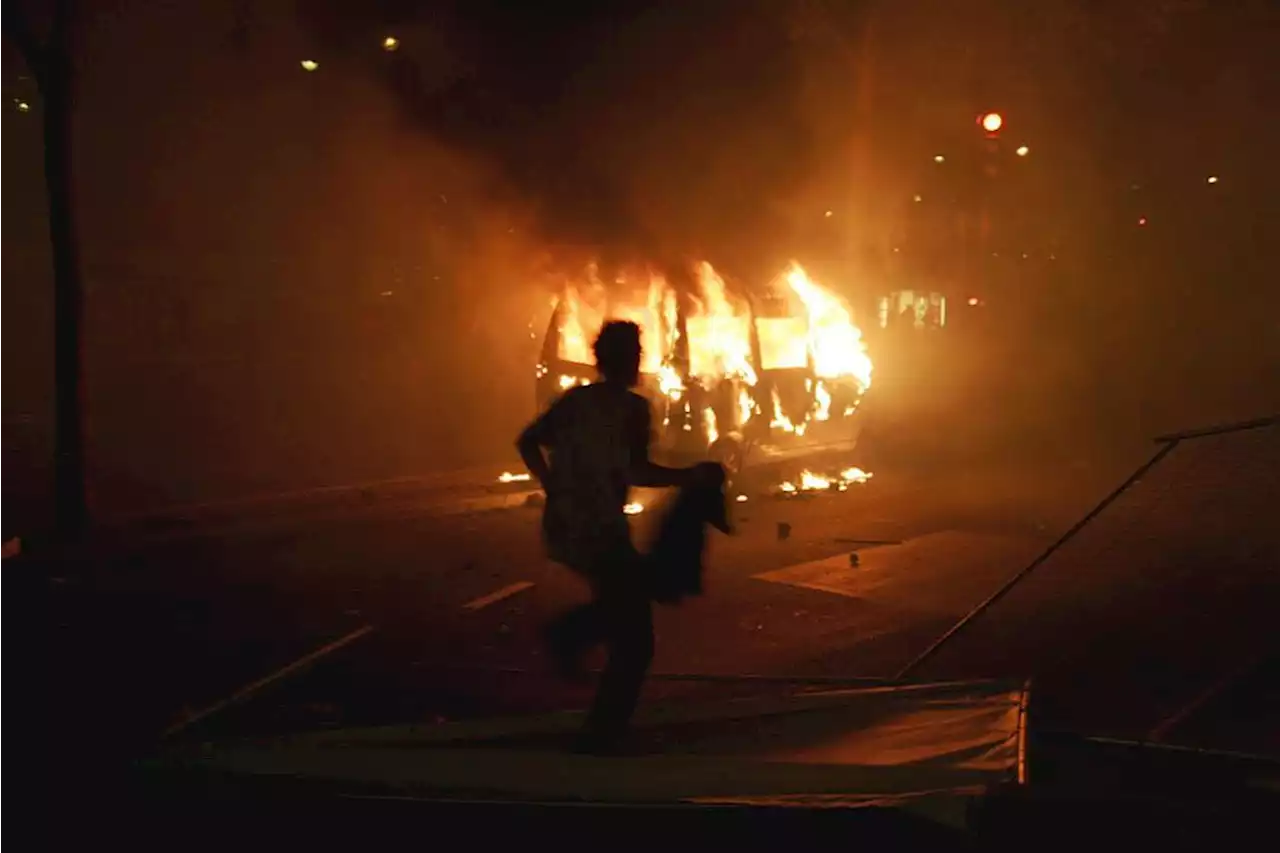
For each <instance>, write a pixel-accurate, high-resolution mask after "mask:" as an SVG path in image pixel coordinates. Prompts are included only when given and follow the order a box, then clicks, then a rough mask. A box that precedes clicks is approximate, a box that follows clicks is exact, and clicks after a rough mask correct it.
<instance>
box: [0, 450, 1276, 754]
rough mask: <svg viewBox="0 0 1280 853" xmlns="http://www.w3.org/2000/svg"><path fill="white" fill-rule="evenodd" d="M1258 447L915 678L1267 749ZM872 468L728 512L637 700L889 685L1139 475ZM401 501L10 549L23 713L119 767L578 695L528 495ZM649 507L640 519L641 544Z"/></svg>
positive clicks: (1215, 467) (1198, 457)
mask: <svg viewBox="0 0 1280 853" xmlns="http://www.w3.org/2000/svg"><path fill="white" fill-rule="evenodd" d="M1271 432H1272V433H1274V430H1273V431H1271ZM1271 439H1274V435H1272V436H1271ZM1253 442H1254V443H1253V444H1248V445H1247V446H1245V447H1244V450H1241V449H1240V448H1239V447H1236V448H1235V449H1234V450H1233V449H1231V448H1230V447H1228V448H1227V449H1226V451H1223V449H1222V447H1218V448H1216V449H1215V448H1207V449H1206V448H1205V447H1204V446H1200V447H1199V448H1197V449H1196V451H1195V452H1184V450H1183V449H1179V450H1178V451H1176V452H1175V454H1174V455H1173V456H1171V457H1170V459H1169V460H1167V461H1166V462H1165V463H1163V464H1162V466H1161V467H1159V468H1157V469H1156V471H1155V472H1153V474H1152V475H1151V476H1149V477H1148V478H1145V479H1144V481H1143V482H1142V483H1140V484H1138V486H1137V487H1136V488H1135V489H1134V490H1133V491H1132V492H1130V493H1126V497H1124V498H1122V499H1121V500H1120V501H1118V502H1117V503H1116V505H1115V506H1114V507H1113V508H1112V509H1111V510H1109V511H1108V512H1107V513H1104V515H1103V516H1102V517H1100V519H1099V521H1098V522H1097V523H1096V524H1095V525H1091V526H1090V527H1089V528H1086V531H1085V532H1084V533H1082V534H1081V536H1080V537H1077V538H1076V539H1073V540H1072V542H1071V543H1069V544H1068V546H1066V547H1064V548H1063V549H1062V550H1061V551H1059V552H1057V553H1055V555H1054V556H1053V557H1051V558H1050V559H1049V560H1048V561H1046V562H1045V563H1044V565H1042V566H1040V567H1039V568H1037V569H1036V570H1035V571H1034V572H1032V574H1031V575H1030V577H1029V579H1028V580H1027V581H1026V582H1024V583H1022V584H1020V585H1019V586H1018V587H1017V588H1015V591H1014V593H1012V594H1010V596H1009V597H1007V598H1006V599H1004V600H1002V601H1001V602H1000V603H998V604H997V605H996V606H995V607H993V608H992V609H991V611H990V613H989V614H987V615H984V616H982V617H980V618H979V619H977V620H975V621H974V623H973V625H972V627H971V628H970V629H969V630H966V631H965V632H963V633H962V634H961V635H960V636H958V637H957V638H956V639H955V640H953V641H952V642H950V643H948V644H947V646H945V647H944V649H943V650H942V652H940V653H939V654H938V655H937V656H936V657H934V658H931V659H930V660H929V661H926V662H925V663H924V665H922V666H921V667H920V668H919V669H918V670H916V671H914V672H913V673H912V675H913V676H917V677H921V678H935V677H937V678H945V677H952V676H956V675H975V674H977V675H1019V676H1027V677H1031V678H1033V683H1034V685H1035V686H1034V688H1033V696H1034V697H1035V698H1034V700H1033V701H1034V702H1035V703H1036V704H1035V709H1034V711H1035V713H1036V714H1037V718H1036V720H1037V723H1038V724H1039V725H1041V726H1044V727H1048V728H1064V729H1066V728H1080V727H1085V728H1087V729H1088V730H1089V731H1091V732H1093V733H1098V734H1108V735H1114V736H1119V737H1133V738H1145V737H1149V736H1152V735H1153V732H1154V733H1155V736H1156V737H1158V738H1161V739H1164V740H1166V741H1168V742H1173V743H1194V744H1196V745H1200V746H1212V747H1219V748H1230V749H1242V750H1261V751H1274V752H1276V753H1278V754H1280V743H1277V742H1276V735H1275V732H1273V731H1271V727H1270V726H1269V725H1268V724H1267V723H1266V721H1267V720H1269V719H1275V718H1277V716H1278V715H1280V703H1278V701H1277V698H1278V697H1277V696H1276V693H1275V683H1276V678H1275V671H1274V670H1275V664H1274V661H1275V656H1274V652H1275V651H1276V649H1275V643H1276V639H1275V634H1274V632H1273V631H1269V630H1267V629H1268V628H1269V627H1270V623H1271V621H1272V620H1273V619H1274V613H1277V612H1280V606H1277V605H1280V582H1278V581H1277V578H1276V574H1277V573H1276V567H1277V566H1280V547H1278V544H1280V543H1278V539H1277V536H1276V533H1275V531H1274V530H1271V529H1270V528H1269V526H1268V523H1267V522H1265V520H1264V519H1265V513H1264V512H1263V511H1262V507H1264V506H1266V505H1267V500H1268V495H1272V494H1273V493H1274V491H1275V488H1276V484H1275V483H1274V482H1272V479H1274V478H1271V479H1269V478H1268V477H1267V476H1266V473H1265V472H1266V471H1268V470H1270V471H1275V470H1280V467H1273V468H1269V469H1268V468H1266V467H1265V466H1266V465H1269V464H1271V463H1273V462H1277V461H1280V460H1277V458H1276V447H1277V446H1280V443H1277V442H1275V441H1274V440H1272V441H1271V443H1270V444H1267V443H1266V442H1259V441H1258V440H1257V438H1256V437H1255V439H1254V440H1253ZM1238 444H1239V442H1236V445H1238ZM1225 446H1226V445H1225V443H1224V444H1223V447H1225ZM1206 453H1207V455H1206ZM1215 453H1216V454H1217V455H1216V456H1215V455H1214V454H1215ZM1224 453H1225V454H1226V456H1225V458H1226V461H1223V459H1224V456H1223V454H1224ZM1175 463H1176V464H1175ZM875 474H876V476H875V477H874V479H873V480H872V481H871V482H870V483H867V484H865V485H859V486H852V487H850V489H849V490H848V491H846V492H843V493H824V494H819V495H815V496H812V497H801V498H793V499H776V498H772V497H768V496H766V495H763V494H754V495H752V496H750V498H749V500H747V501H746V502H744V503H735V504H734V509H735V513H736V516H737V517H736V523H737V526H738V530H737V533H736V535H734V536H732V537H720V536H717V537H716V539H714V540H713V542H712V554H711V560H710V567H709V569H708V576H707V587H708V590H707V594H706V595H705V596H704V597H703V598H701V599H698V600H693V601H689V602H686V603H685V604H683V605H680V606H678V607H669V608H667V607H663V608H659V609H658V614H657V632H658V652H657V659H656V661H655V665H654V671H655V678H654V679H653V681H652V682H651V684H650V686H649V689H648V692H647V694H646V699H647V701H654V702H660V701H679V700H681V699H687V698H692V697H695V696H697V697H708V696H719V695H732V694H733V693H735V692H738V691H742V690H746V689H750V690H753V691H758V690H759V689H760V685H759V680H765V681H766V682H767V681H768V679H771V678H811V679H842V678H851V679H856V678H876V677H892V676H894V675H895V674H897V673H899V672H900V671H901V670H902V669H903V668H904V667H905V666H906V665H907V664H909V663H910V662H911V661H912V660H913V659H914V658H915V657H916V656H917V655H918V654H919V653H920V652H921V651H923V650H924V649H925V648H927V647H928V646H929V644H930V643H931V642H932V641H933V640H934V639H935V638H936V637H938V636H940V635H941V634H942V633H943V632H944V631H946V630H947V629H948V628H949V627H950V626H951V625H953V624H954V623H955V622H956V621H957V620H958V619H960V618H961V617H962V616H964V615H965V614H966V613H967V612H969V611H970V610H971V609H972V608H973V607H975V606H976V605H977V604H979V603H980V602H981V601H983V600H984V599H985V598H986V597H987V596H988V595H990V594H991V593H992V592H993V591H995V590H996V589H997V588H999V587H1000V586H1001V584H1002V583H1003V582H1004V581H1005V580H1006V579H1008V578H1009V577H1011V576H1012V575H1014V574H1015V573H1016V572H1018V571H1019V570H1020V569H1022V568H1023V567H1025V566H1026V565H1028V564H1029V563H1030V562H1031V561H1032V560H1034V559H1035V558H1036V557H1037V556H1038V555H1040V554H1042V553H1043V552H1044V551H1045V549H1046V548H1047V547H1048V546H1050V545H1051V544H1052V543H1053V542H1054V540H1056V539H1057V538H1058V537H1059V536H1060V535H1061V534H1062V533H1063V531H1065V530H1066V529H1067V528H1068V527H1070V526H1071V524H1072V523H1073V522H1074V521H1075V520H1077V519H1078V518H1079V517H1080V516H1081V515H1083V514H1084V513H1085V512H1087V511H1088V510H1089V509H1090V508H1091V507H1092V505H1093V504H1095V503H1096V502H1097V501H1098V500H1099V499H1100V498H1101V497H1102V496H1103V495H1104V494H1105V493H1106V492H1107V491H1108V490H1109V489H1110V488H1112V487H1114V486H1115V485H1116V484H1118V483H1119V482H1120V481H1122V480H1123V479H1124V478H1125V476H1127V474H1128V470H1126V469H1125V468H1124V467H1123V466H1121V467H1117V468H1113V469H1109V470H1087V469H1083V468H1081V469H1076V470H1072V471H1070V472H1065V473H1064V472H1063V471H1062V470H1061V469H1058V468H1053V469H1046V470H1036V469H1035V468H1032V467H1019V468H1018V469H1016V470H1001V471H997V470H992V469H990V468H986V469H984V470H980V471H979V470H972V469H964V468H961V467H954V468H952V469H950V470H949V471H946V472H938V471H936V470H935V471H932V472H928V473H927V474H926V473H925V472H920V471H912V470H910V469H908V468H905V467H904V468H900V469H897V470H895V469H885V470H879V471H876V472H875ZM1241 483H1243V486H1244V492H1243V496H1240V495H1239V494H1236V493H1238V492H1240V491H1241V490H1240V488H1237V487H1239V486H1241ZM1233 489H1234V491H1233ZM1268 490H1270V491H1268ZM1231 494H1236V497H1224V495H1231ZM414 505H415V504H414V501H412V500H405V501H399V502H395V503H393V504H389V505H387V506H386V509H385V511H382V512H379V511H377V510H374V509H368V508H366V509H365V510H364V511H361V512H357V513H343V512H336V513H334V512H328V513H326V514H324V515H323V516H319V517H317V516H316V515H315V514H314V513H304V514H303V515H301V516H299V517H297V518H295V519H292V520H291V519H289V518H287V517H285V514H283V513H282V514H281V515H280V517H277V518H275V519H274V520H273V522H272V523H270V524H261V525H251V526H248V527H245V526H240V527H234V528H228V529H227V531H226V532H224V533H218V532H217V531H216V529H215V530H212V531H209V530H206V531H205V532H204V535H202V536H200V537H197V538H190V537H181V536H176V537H162V538H160V539H152V540H146V541H142V540H140V542H139V544H136V545H134V546H131V547H126V546H125V545H122V544H121V543H116V545H117V547H115V548H114V549H113V551H112V553H111V554H110V555H109V556H99V557H98V558H97V559H95V560H94V561H92V563H91V564H88V565H86V564H84V563H83V562H81V563H80V564H78V565H76V566H59V565H58V564H56V563H50V562H47V561H45V562H41V561H35V562H27V563H26V564H24V565H20V566H17V567H15V568H13V569H11V568H10V566H9V565H8V564H7V565H6V570H7V571H10V574H11V578H13V579H16V578H21V579H22V581H23V583H22V585H21V590H20V594H21V595H23V596H24V597H25V598H26V599H27V600H28V601H30V602H31V604H32V606H30V607H27V608H24V610H25V616H26V617H27V618H26V619H24V624H27V625H28V626H29V627H28V628H27V629H26V631H25V633H24V636H26V637H27V638H28V640H29V642H30V648H31V650H32V652H33V653H32V654H31V655H29V656H25V659H26V663H24V664H22V665H21V666H22V668H23V669H26V668H27V667H30V668H29V669H26V672H25V673H24V675H26V676H28V677H29V678H30V679H31V683H36V684H39V685H41V687H42V689H41V690H40V691H39V694H40V695H41V696H42V697H43V698H45V699H47V704H45V703H35V704H34V705H33V709H35V710H36V711H37V715H38V716H40V722H39V726H38V728H39V730H40V731H43V732H46V733H48V734H49V735H50V736H51V738H52V740H53V741H54V742H58V743H62V744H72V743H74V744H76V745H77V746H76V747H75V748H83V747H84V745H85V744H88V743H92V744H94V747H93V748H105V749H108V750H110V751H112V753H113V754H118V755H120V756H124V755H131V754H136V753H137V752H139V751H141V750H145V749H146V748H148V747H149V746H150V745H152V744H154V743H155V742H156V741H157V739H158V738H160V737H162V734H163V733H164V732H166V731H168V732H169V733H170V736H173V737H221V736H229V735H251V734H262V733H267V732H273V731H288V730H298V729H302V728H315V727H329V726H352V725H375V724H390V723H403V722H409V721H424V720H425V721H432V720H446V719H448V720H452V719H457V718H460V717H467V716H477V715H491V714H504V713H523V712H528V711H533V710H546V709H553V708H563V707H573V706H580V705H581V704H583V703H585V701H586V700H587V692H586V690H585V689H584V688H580V687H573V686H568V685H564V684H561V683H559V682H558V681H556V680H555V679H554V678H552V677H551V676H550V674H549V671H548V667H547V665H546V662H545V661H544V659H543V657H542V653H541V649H540V647H539V645H538V643H537V640H536V637H537V630H538V628H539V626H540V625H542V624H543V623H544V622H545V620H546V619H548V618H549V617H550V616H552V615H553V614H555V613H557V612H558V611H560V610H561V609H563V608H565V607H566V606H569V605H570V604H572V603H574V602H575V601H577V600H579V599H580V598H581V597H582V596H583V595H584V591H583V590H582V589H581V588H580V587H579V585H578V582H577V581H576V579H575V578H573V577H572V576H571V575H569V574H568V573H567V572H566V571H565V570H563V569H561V568H559V567H556V566H554V565H551V564H549V563H547V562H546V561H545V560H544V559H542V557H541V556H540V548H539V543H538V538H537V520H538V515H537V510H536V508H531V507H514V508H506V509H501V510H490V511H484V512H469V513H463V514H459V513H452V512H450V513H442V512H441V511H440V506H441V504H440V502H439V501H438V500H437V499H436V498H434V497H433V498H432V499H431V500H424V501H423V502H421V503H420V504H418V510H417V511H415V510H414ZM1271 505H1274V503H1272V504H1271ZM652 515H653V511H652V508H651V510H650V511H649V512H646V513H645V514H642V515H640V516H638V517H637V525H638V527H639V528H640V530H639V534H640V536H641V538H642V539H643V533H644V530H643V528H644V526H645V523H646V519H647V518H650V517H652ZM780 524H787V525H789V526H790V532H789V535H788V536H786V537H785V538H783V537H782V536H780V533H779V525H780ZM1196 531H1198V533H1196ZM1192 533H1196V535H1194V536H1192V535H1191V534H1192ZM855 552H856V553H857V555H858V565H857V566H853V565H851V563H850V557H849V555H850V554H851V553H855ZM14 589H15V586H13V585H11V586H10V590H11V592H12V591H13V590H14ZM13 600H14V599H13V598H11V599H10V601H11V602H12V601H13ZM10 648H11V649H12V648H13V646H12V645H11V646H10ZM12 675H13V670H11V676H12ZM744 675H745V676H756V677H758V679H757V680H756V681H748V682H746V683H745V684H744V682H743V681H742V680H741V679H740V678H739V677H740V676H744Z"/></svg>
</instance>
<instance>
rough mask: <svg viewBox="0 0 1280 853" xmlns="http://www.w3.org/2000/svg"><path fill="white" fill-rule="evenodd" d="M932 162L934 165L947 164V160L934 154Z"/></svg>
mask: <svg viewBox="0 0 1280 853" xmlns="http://www.w3.org/2000/svg"><path fill="white" fill-rule="evenodd" d="M933 162H935V163H945V162H947V158H946V157H943V156H942V155H941V154H934V155H933Z"/></svg>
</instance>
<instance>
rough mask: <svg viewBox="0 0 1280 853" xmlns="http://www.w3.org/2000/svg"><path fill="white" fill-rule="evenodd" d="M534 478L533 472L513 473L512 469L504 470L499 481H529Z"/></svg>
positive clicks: (499, 476)
mask: <svg viewBox="0 0 1280 853" xmlns="http://www.w3.org/2000/svg"><path fill="white" fill-rule="evenodd" d="M532 479H533V476H532V475H531V474H528V473H525V474H512V473H511V472H510V471H503V472H502V473H501V474H499V475H498V482H499V483H527V482H529V481H530V480H532Z"/></svg>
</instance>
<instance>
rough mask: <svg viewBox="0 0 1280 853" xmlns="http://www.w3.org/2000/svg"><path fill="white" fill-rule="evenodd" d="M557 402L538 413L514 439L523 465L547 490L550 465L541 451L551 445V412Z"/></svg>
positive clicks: (543, 488) (553, 410)
mask: <svg viewBox="0 0 1280 853" xmlns="http://www.w3.org/2000/svg"><path fill="white" fill-rule="evenodd" d="M558 405H559V403H557V404H555V405H553V406H552V407H551V408H550V409H547V411H545V412H543V413H542V414H541V415H539V416H538V417H537V418H536V419H535V420H534V422H533V423H531V424H529V425H528V426H527V427H525V428H524V431H523V432H522V433H520V437H519V438H518V439H516V450H518V451H520V459H521V460H522V461H523V462H524V467H525V468H527V469H529V473H530V474H531V475H532V476H533V478H534V479H535V480H537V481H538V484H539V485H540V486H542V490H543V491H544V492H545V491H546V490H547V480H548V479H549V478H550V476H551V466H549V465H548V464H547V456H546V454H545V453H543V452H542V449H543V448H544V447H551V445H552V439H553V432H554V430H553V428H552V423H553V421H554V418H553V413H554V412H555V411H556V407H557V406H558Z"/></svg>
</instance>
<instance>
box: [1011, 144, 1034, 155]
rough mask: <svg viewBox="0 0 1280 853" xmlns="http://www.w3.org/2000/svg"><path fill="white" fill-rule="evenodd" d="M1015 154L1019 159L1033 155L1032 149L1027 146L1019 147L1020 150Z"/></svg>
mask: <svg viewBox="0 0 1280 853" xmlns="http://www.w3.org/2000/svg"><path fill="white" fill-rule="evenodd" d="M1014 153H1015V154H1017V155H1018V156H1019V157H1026V156H1027V155H1028V154H1030V153H1031V149H1030V148H1028V147H1027V146H1025V145H1019V146H1018V150H1017V151H1015V152H1014Z"/></svg>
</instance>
